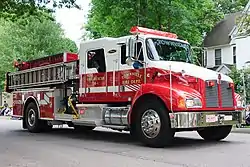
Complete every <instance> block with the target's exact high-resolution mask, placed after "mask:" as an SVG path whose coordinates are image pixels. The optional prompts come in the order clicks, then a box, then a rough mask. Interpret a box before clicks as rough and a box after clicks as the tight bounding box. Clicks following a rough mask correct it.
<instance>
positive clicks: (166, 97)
mask: <svg viewBox="0 0 250 167" xmlns="http://www.w3.org/2000/svg"><path fill="white" fill-rule="evenodd" d="M145 95H154V96H156V97H158V98H160V99H161V100H162V102H163V103H164V104H165V106H166V108H167V109H168V110H169V111H170V105H171V103H170V100H171V99H170V86H169V83H150V84H142V85H141V88H140V89H139V90H138V91H137V93H136V94H135V96H134V98H133V100H132V104H131V110H130V111H129V123H130V121H131V115H132V111H133V107H134V105H135V104H136V102H137V101H138V100H139V99H140V98H141V97H143V96H145ZM185 97H198V98H200V99H201V100H202V103H203V99H202V96H201V94H200V93H199V92H198V91H197V90H195V89H193V88H190V87H188V85H185V84H178V83H173V85H172V109H173V110H174V111H184V110H186V107H185V104H184V105H183V103H182V105H180V103H179V102H180V101H181V100H184V98H185Z"/></svg>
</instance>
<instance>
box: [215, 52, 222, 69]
mask: <svg viewBox="0 0 250 167" xmlns="http://www.w3.org/2000/svg"><path fill="white" fill-rule="evenodd" d="M215 65H216V66H219V65H221V49H215Z"/></svg>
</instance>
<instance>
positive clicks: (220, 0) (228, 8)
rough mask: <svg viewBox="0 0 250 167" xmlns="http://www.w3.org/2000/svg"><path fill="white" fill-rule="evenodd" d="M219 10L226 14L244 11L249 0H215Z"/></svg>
mask: <svg viewBox="0 0 250 167" xmlns="http://www.w3.org/2000/svg"><path fill="white" fill-rule="evenodd" d="M214 2H215V6H216V8H217V10H219V11H221V12H223V13H224V14H229V13H235V12H239V11H242V10H243V9H244V7H245V6H246V5H247V2H248V0H233V1H232V0H214Z"/></svg>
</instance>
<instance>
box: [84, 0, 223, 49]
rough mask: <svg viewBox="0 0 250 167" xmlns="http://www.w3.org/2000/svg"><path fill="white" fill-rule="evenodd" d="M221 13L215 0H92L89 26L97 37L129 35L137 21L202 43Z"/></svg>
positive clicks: (196, 43)
mask: <svg viewBox="0 0 250 167" xmlns="http://www.w3.org/2000/svg"><path fill="white" fill-rule="evenodd" d="M221 17H222V13H220V12H218V11H217V10H216V8H215V6H214V3H213V1H212V0H200V1H198V2H197V1H195V0H189V1H181V0H169V1H166V0H141V1H139V2H138V1H134V0H120V1H112V0H92V8H91V10H90V13H89V16H88V23H87V25H86V27H87V30H88V31H90V32H91V33H92V35H93V37H94V38H98V37H103V36H114V37H117V36H122V35H127V34H128V33H129V30H130V28H131V27H132V26H134V25H137V24H138V20H139V25H140V26H146V27H148V28H154V29H159V30H164V31H171V32H174V33H176V34H178V36H179V37H180V38H182V39H186V40H188V41H189V42H190V43H191V44H192V45H195V46H199V45H200V44H201V42H202V40H203V38H202V34H203V33H204V32H207V31H209V30H210V29H211V27H212V26H213V25H214V24H215V23H216V22H217V21H218V20H220V19H221Z"/></svg>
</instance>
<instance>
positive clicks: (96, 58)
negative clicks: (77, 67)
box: [87, 49, 106, 72]
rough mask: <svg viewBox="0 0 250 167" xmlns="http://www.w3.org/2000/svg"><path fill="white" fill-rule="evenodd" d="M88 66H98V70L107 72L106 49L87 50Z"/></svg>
mask: <svg viewBox="0 0 250 167" xmlns="http://www.w3.org/2000/svg"><path fill="white" fill-rule="evenodd" d="M87 56H88V62H87V67H88V68H96V69H97V71H98V72H106V64H105V55H104V49H96V50H90V51H88V52H87Z"/></svg>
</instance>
